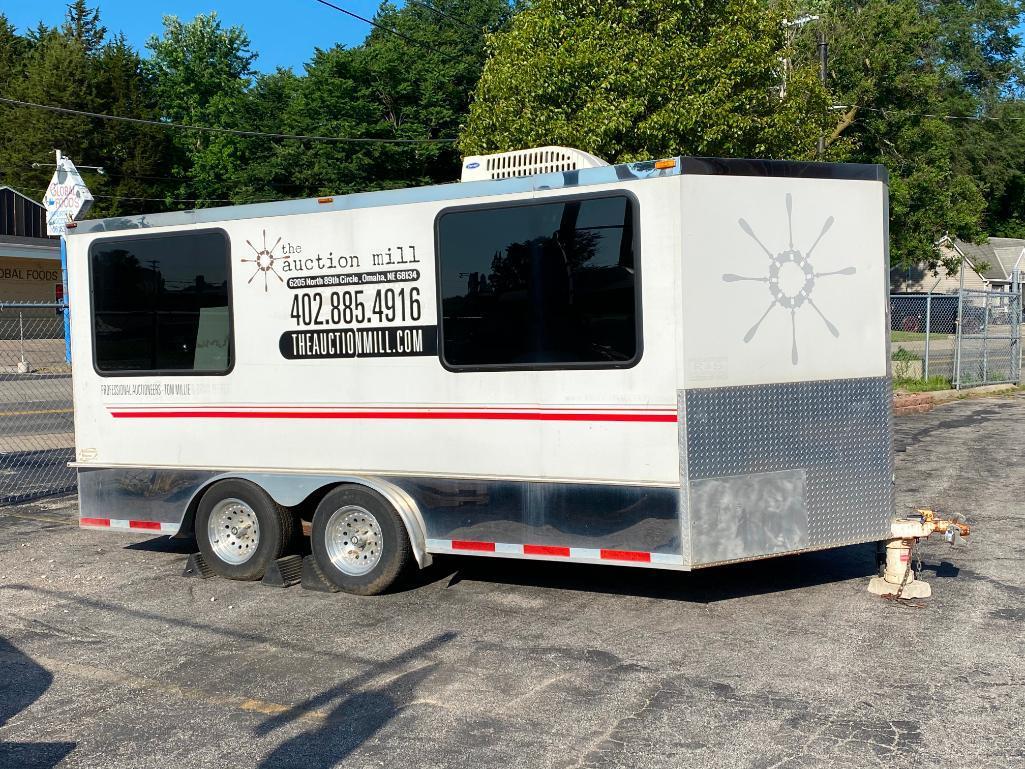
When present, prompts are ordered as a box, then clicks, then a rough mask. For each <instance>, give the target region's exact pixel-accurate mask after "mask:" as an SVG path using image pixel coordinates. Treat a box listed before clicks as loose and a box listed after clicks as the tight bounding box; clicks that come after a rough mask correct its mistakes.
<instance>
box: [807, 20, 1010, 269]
mask: <svg viewBox="0 0 1025 769" xmlns="http://www.w3.org/2000/svg"><path fill="white" fill-rule="evenodd" d="M816 10H817V12H819V13H821V14H822V15H823V17H824V18H823V21H822V22H820V23H821V25H822V27H823V29H824V31H825V33H826V35H827V36H828V38H829V39H830V42H831V49H830V52H831V56H830V67H829V88H830V91H831V92H832V94H833V98H834V101H835V102H836V103H838V104H841V105H843V108H842V109H841V110H840V111H838V112H837V118H836V121H835V124H834V125H833V127H832V128H831V129H830V132H829V138H828V144H829V156H830V158H832V159H836V160H850V161H859V162H871V163H883V164H885V165H886V166H887V167H888V169H889V171H890V181H891V185H890V203H891V228H890V235H891V238H890V242H891V249H890V252H891V258H892V261H893V263H894V264H895V265H898V266H905V267H906V266H908V265H911V264H916V263H920V262H925V263H928V264H931V265H933V266H936V265H937V259H938V253H937V251H936V249H935V247H934V243H935V241H936V240H938V239H939V238H940V237H941V236H942V235H943V234H944V233H949V234H950V235H951V236H955V237H960V238H963V239H966V240H975V241H977V240H980V239H982V238H984V237H985V235H986V233H987V231H988V232H989V233H991V234H999V233H1001V232H1004V231H1006V228H1005V227H1004V225H1003V224H1002V222H1003V221H1006V220H1007V218H1008V216H1009V214H1010V211H1009V210H1008V208H1009V207H1013V205H1014V200H1015V195H1016V194H1017V195H1019V196H1020V194H1021V193H1020V189H1021V188H1020V186H1019V187H1018V188H1017V189H1018V190H1019V191H1018V192H1017V193H1015V184H1016V181H1015V180H1016V179H1017V180H1020V179H1021V178H1022V176H1021V174H1022V170H1023V168H1025V163H1023V162H1022V160H1021V158H1022V157H1023V153H1025V131H1023V130H1022V126H1021V124H1020V123H1018V124H1015V123H1014V122H1006V123H1001V122H999V121H984V122H983V121H971V120H950V119H946V118H945V117H943V116H945V115H956V116H965V117H968V118H971V117H999V116H1008V115H1012V114H1014V113H1015V110H1018V109H1020V102H1018V105H1019V107H1015V106H1014V105H1015V100H1016V96H1018V95H1019V93H1020V92H1019V91H1018V88H1017V85H1018V84H1020V82H1021V81H1020V78H1021V58H1020V56H1019V55H1018V54H1017V53H1016V48H1017V46H1018V44H1019V43H1020V41H1019V40H1018V38H1017V37H1016V36H1015V34H1014V32H1013V29H1014V27H1015V26H1016V25H1017V24H1019V23H1020V20H1021V16H1020V13H1021V4H1020V3H1019V2H1017V0H982V1H981V2H967V1H966V0H936V1H934V0H928V1H926V0H857V1H856V2H851V1H850V0H835V1H831V2H828V3H824V2H819V3H818V7H817V8H816ZM811 34H812V32H811V30H807V31H806V32H805V33H804V35H805V37H804V40H803V41H802V42H803V44H802V43H799V48H800V49H801V50H804V51H807V52H808V54H809V56H810V54H811V52H812V51H813V50H814V42H813V40H812V39H811ZM1019 114H1020V113H1019ZM1018 200H1020V197H1019V198H1018ZM946 266H947V267H948V268H949V269H951V270H956V269H957V265H956V264H953V263H951V264H947V265H946Z"/></svg>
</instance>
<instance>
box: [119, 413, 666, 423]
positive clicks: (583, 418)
mask: <svg viewBox="0 0 1025 769" xmlns="http://www.w3.org/2000/svg"><path fill="white" fill-rule="evenodd" d="M110 415H111V416H112V417H114V418H115V419H410V420H416V419H448V420H467V419H485V420H505V421H534V422H676V421H677V415H676V414H637V413H633V414H608V413H601V412H588V413H557V412H548V411H112V412H110Z"/></svg>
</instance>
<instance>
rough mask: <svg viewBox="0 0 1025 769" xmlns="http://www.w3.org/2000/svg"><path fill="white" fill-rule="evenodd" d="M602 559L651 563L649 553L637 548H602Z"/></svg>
mask: <svg viewBox="0 0 1025 769" xmlns="http://www.w3.org/2000/svg"><path fill="white" fill-rule="evenodd" d="M601 559H602V560H603V561H637V562H640V563H651V553H645V552H641V551H639V550H604V549H603V550H602V551H601Z"/></svg>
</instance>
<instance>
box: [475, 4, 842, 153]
mask: <svg viewBox="0 0 1025 769" xmlns="http://www.w3.org/2000/svg"><path fill="white" fill-rule="evenodd" d="M788 10H789V9H788V7H786V6H776V7H774V8H768V7H766V6H764V5H763V4H759V3H752V2H749V0H708V1H706V0H626V1H625V2H624V1H622V0H619V1H614V0H570V1H569V2H565V1H563V0H538V1H537V2H534V3H531V4H529V5H528V6H527V7H526V8H525V10H523V11H522V12H521V13H519V14H518V15H517V16H516V17H515V18H514V20H513V22H512V25H511V28H510V29H509V30H508V31H507V32H500V33H498V34H495V35H492V36H491V37H490V38H489V46H490V53H491V58H490V59H489V60H488V63H487V65H486V66H485V68H484V73H483V75H482V76H481V79H480V82H479V83H478V85H477V89H476V92H475V100H474V103H473V105H472V106H471V109H470V114H469V118H468V121H467V126H466V130H465V132H464V133H463V135H462V145H461V146H462V148H463V149H464V151H465V152H467V153H468V154H469V153H479V152H489V151H494V150H508V149H515V148H522V147H528V146H532V145H534V146H536V145H541V144H565V145H570V146H575V147H578V148H580V149H584V150H587V151H589V152H593V153H595V154H597V155H599V156H601V157H603V158H605V159H606V160H609V161H623V160H634V159H641V158H652V157H659V156H665V155H672V154H693V155H725V156H738V155H739V156H748V157H770V158H778V157H802V158H808V157H810V156H811V154H812V153H813V152H814V147H815V143H816V139H817V137H818V135H819V133H820V131H821V130H822V128H823V126H824V125H825V121H826V118H827V114H828V111H827V106H828V100H827V94H826V93H825V91H824V90H823V89H822V88H821V87H820V85H819V84H818V81H817V79H816V78H817V74H816V72H817V70H816V69H815V68H814V67H813V66H811V65H810V64H808V63H804V64H799V65H798V66H794V67H792V68H791V69H790V70H789V73H788V77H787V84H786V89H785V93H784V89H783V88H782V71H781V62H782V61H784V60H790V59H792V51H790V50H789V47H788V35H787V34H786V33H785V27H784V25H783V19H784V17H785V14H786V12H787V11H788ZM781 94H783V95H781Z"/></svg>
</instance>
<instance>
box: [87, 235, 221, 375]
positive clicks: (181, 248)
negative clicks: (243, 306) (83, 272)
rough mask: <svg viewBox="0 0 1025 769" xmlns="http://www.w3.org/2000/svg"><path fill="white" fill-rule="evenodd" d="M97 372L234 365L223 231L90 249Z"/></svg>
mask: <svg viewBox="0 0 1025 769" xmlns="http://www.w3.org/2000/svg"><path fill="white" fill-rule="evenodd" d="M89 259H90V269H91V275H92V291H93V296H92V309H93V334H94V348H95V355H96V368H97V369H98V370H100V371H104V372H147V371H161V372H181V373H192V372H195V373H205V374H217V373H224V372H226V371H227V370H228V369H230V368H231V306H230V302H229V296H230V286H229V284H228V280H229V270H230V267H229V263H228V259H229V255H228V240H227V238H226V237H225V235H224V233H223V232H221V231H219V230H218V231H203V232H180V233H173V234H168V235H157V236H149V237H134V238H117V239H109V240H98V241H96V242H95V243H93V245H92V247H91V248H90V250H89Z"/></svg>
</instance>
